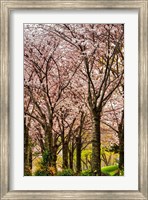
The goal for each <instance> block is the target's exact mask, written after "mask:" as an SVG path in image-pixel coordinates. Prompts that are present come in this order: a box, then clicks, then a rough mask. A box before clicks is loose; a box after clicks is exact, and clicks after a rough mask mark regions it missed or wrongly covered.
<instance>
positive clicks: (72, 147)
mask: <svg viewBox="0 0 148 200" xmlns="http://www.w3.org/2000/svg"><path fill="white" fill-rule="evenodd" d="M73 156H74V143H73V141H72V145H71V149H70V150H69V167H70V169H71V170H73Z"/></svg>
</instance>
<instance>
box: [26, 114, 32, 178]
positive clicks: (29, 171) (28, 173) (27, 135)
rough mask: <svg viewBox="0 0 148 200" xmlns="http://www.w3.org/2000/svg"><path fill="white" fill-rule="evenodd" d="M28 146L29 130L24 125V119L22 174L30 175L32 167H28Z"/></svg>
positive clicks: (29, 150)
mask: <svg viewBox="0 0 148 200" xmlns="http://www.w3.org/2000/svg"><path fill="white" fill-rule="evenodd" d="M30 152H31V149H30V144H29V128H28V127H27V125H26V118H24V174H25V175H26V176H29V175H31V169H32V165H30Z"/></svg>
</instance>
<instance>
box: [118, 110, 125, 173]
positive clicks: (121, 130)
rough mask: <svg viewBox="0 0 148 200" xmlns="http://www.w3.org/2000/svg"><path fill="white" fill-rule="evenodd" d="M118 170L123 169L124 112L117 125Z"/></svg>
mask: <svg viewBox="0 0 148 200" xmlns="http://www.w3.org/2000/svg"><path fill="white" fill-rule="evenodd" d="M118 129H119V169H120V170H123V168H124V111H123V112H122V118H121V122H120V124H119V128H118Z"/></svg>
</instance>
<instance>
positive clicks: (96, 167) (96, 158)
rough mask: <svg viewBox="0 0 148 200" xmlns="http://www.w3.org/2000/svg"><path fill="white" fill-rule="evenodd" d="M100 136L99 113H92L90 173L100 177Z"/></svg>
mask: <svg viewBox="0 0 148 200" xmlns="http://www.w3.org/2000/svg"><path fill="white" fill-rule="evenodd" d="M100 135H101V133H100V113H98V112H93V136H92V173H93V175H98V176H101V156H100V146H101V136H100Z"/></svg>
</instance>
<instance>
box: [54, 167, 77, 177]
mask: <svg viewBox="0 0 148 200" xmlns="http://www.w3.org/2000/svg"><path fill="white" fill-rule="evenodd" d="M57 176H74V172H73V171H72V170H71V169H64V170H63V171H61V172H58V173H57Z"/></svg>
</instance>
